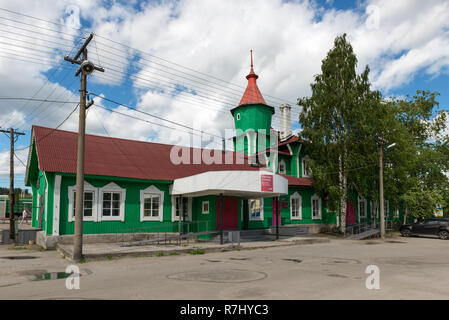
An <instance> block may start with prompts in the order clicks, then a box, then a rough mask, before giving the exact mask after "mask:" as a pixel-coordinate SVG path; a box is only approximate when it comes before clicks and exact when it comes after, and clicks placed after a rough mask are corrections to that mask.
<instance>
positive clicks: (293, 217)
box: [25, 65, 402, 247]
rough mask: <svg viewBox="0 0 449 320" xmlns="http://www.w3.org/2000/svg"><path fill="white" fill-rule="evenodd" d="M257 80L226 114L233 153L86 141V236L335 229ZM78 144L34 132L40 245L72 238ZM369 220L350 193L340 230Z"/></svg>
mask: <svg viewBox="0 0 449 320" xmlns="http://www.w3.org/2000/svg"><path fill="white" fill-rule="evenodd" d="M257 78H258V76H257V75H256V74H255V73H254V70H253V67H252V65H251V71H250V73H249V75H248V76H247V79H248V86H247V88H246V90H245V93H244V94H243V97H242V99H241V101H240V103H239V105H238V106H237V107H235V108H234V109H232V110H231V115H232V116H233V117H234V123H235V129H236V136H235V137H234V138H233V146H234V152H231V151H227V152H222V151H221V150H206V149H199V148H189V147H180V146H173V145H167V144H159V143H151V142H140V141H133V140H126V139H118V138H110V137H102V136H95V135H86V139H85V185H84V208H83V212H84V222H83V233H84V234H85V235H87V236H89V235H97V236H98V235H100V236H101V235H114V234H115V235H116V234H127V233H137V232H146V233H151V232H159V231H163V232H174V233H176V232H180V231H181V229H180V226H182V227H183V228H185V226H186V225H185V224H182V225H181V224H180V223H179V220H180V219H181V220H184V221H187V222H188V223H187V228H188V230H185V229H183V230H182V231H183V232H196V231H204V230H217V229H219V228H221V221H223V226H222V227H223V228H224V229H226V230H234V229H238V230H243V229H267V228H270V227H272V226H274V225H276V216H278V223H279V224H281V225H282V226H285V227H287V226H294V225H298V224H300V225H304V226H307V227H308V228H309V231H310V232H312V233H313V232H319V231H320V230H321V229H322V228H323V227H326V228H328V229H329V228H332V227H334V226H339V221H340V219H339V216H338V215H337V214H336V213H335V212H329V211H328V210H327V209H326V201H325V199H322V198H320V197H319V196H318V195H317V194H316V193H315V192H314V189H313V187H312V182H313V181H312V179H311V172H310V168H309V166H308V161H310V158H309V157H308V155H307V150H305V148H304V147H303V143H302V141H301V140H300V139H299V138H298V137H297V136H295V135H293V134H292V130H291V119H290V109H291V107H290V106H289V105H281V106H280V110H281V115H280V118H281V123H280V131H279V132H278V131H276V130H274V129H273V128H272V116H273V114H274V112H275V110H274V108H273V107H271V106H269V105H267V103H266V102H265V100H264V98H263V96H262V94H261V93H260V91H259V88H258V87H257V83H256V80H257ZM76 145H77V133H74V132H68V131H63V130H54V129H51V128H45V127H39V126H33V128H32V137H31V147H30V151H29V155H28V163H27V171H26V181H25V182H26V185H27V186H30V187H31V188H32V192H33V200H32V201H33V203H32V207H33V213H32V225H33V226H34V227H35V228H39V229H42V231H41V232H40V234H39V236H38V243H41V244H42V245H44V246H47V247H51V246H53V245H54V244H55V243H56V242H58V241H65V240H64V239H67V238H70V235H73V233H74V224H75V222H74V211H75V208H74V202H75V185H76V177H75V173H76ZM276 199H278V200H276ZM220 203H222V204H223V210H222V211H221V210H220V207H221V204H220ZM276 207H277V208H279V211H280V214H279V215H276V212H275V208H276ZM386 208H388V210H387V212H388V219H390V220H392V219H395V218H396V219H402V211H400V210H399V211H398V210H397V208H392V207H390V206H388V205H387V206H386ZM220 212H222V215H223V217H221V216H220ZM399 213H400V214H399ZM375 216H376V217H377V220H378V216H379V214H378V209H377V206H376V203H375V202H372V201H369V200H367V199H364V198H363V197H362V196H361V195H359V194H357V192H356V189H355V188H352V192H351V200H350V201H348V210H347V224H358V223H362V222H366V221H372V220H375V219H376V218H375ZM92 239H101V237H97V238H92ZM103 240H104V238H103Z"/></svg>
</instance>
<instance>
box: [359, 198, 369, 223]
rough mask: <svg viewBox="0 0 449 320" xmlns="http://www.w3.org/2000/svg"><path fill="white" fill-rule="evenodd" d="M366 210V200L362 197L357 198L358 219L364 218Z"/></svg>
mask: <svg viewBox="0 0 449 320" xmlns="http://www.w3.org/2000/svg"><path fill="white" fill-rule="evenodd" d="M366 210H367V208H366V199H365V198H364V197H362V196H359V217H360V218H366V215H367V211H366Z"/></svg>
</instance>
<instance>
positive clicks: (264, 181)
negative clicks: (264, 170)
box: [260, 174, 273, 192]
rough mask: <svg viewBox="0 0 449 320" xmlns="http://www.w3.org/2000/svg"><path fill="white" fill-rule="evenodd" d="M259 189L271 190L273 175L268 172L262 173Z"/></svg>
mask: <svg viewBox="0 0 449 320" xmlns="http://www.w3.org/2000/svg"><path fill="white" fill-rule="evenodd" d="M260 179H261V180H260V182H261V183H260V185H261V191H268V192H273V176H272V175H270V174H263V175H261V176H260Z"/></svg>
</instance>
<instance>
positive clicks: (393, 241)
mask: <svg viewBox="0 0 449 320" xmlns="http://www.w3.org/2000/svg"><path fill="white" fill-rule="evenodd" d="M385 242H387V243H407V242H404V241H397V240H388V241H385Z"/></svg>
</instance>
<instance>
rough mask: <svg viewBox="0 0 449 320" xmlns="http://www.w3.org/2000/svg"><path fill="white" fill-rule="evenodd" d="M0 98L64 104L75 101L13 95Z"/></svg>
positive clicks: (0, 98)
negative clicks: (16, 96)
mask: <svg viewBox="0 0 449 320" xmlns="http://www.w3.org/2000/svg"><path fill="white" fill-rule="evenodd" d="M0 100H26V101H42V102H50V103H55V102H56V103H64V104H74V103H78V102H77V101H59V100H47V99H33V98H14V97H0Z"/></svg>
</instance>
